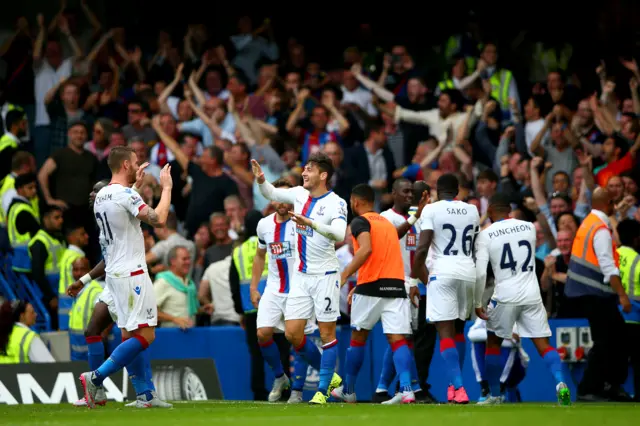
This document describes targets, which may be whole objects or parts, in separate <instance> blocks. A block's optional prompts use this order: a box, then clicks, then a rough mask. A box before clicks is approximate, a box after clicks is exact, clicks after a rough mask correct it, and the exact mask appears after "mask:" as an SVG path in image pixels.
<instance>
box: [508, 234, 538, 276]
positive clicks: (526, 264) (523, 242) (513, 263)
mask: <svg viewBox="0 0 640 426" xmlns="http://www.w3.org/2000/svg"><path fill="white" fill-rule="evenodd" d="M518 247H526V249H527V258H526V259H525V261H524V263H523V264H522V268H521V270H522V272H531V271H533V266H532V265H529V264H530V263H531V253H532V250H531V243H529V241H527V240H521V241H518ZM517 266H518V263H517V262H516V261H515V260H514V259H513V252H512V251H511V244H509V243H506V244H505V245H504V246H503V247H502V256H500V269H511V270H512V271H515V270H516V267H517Z"/></svg>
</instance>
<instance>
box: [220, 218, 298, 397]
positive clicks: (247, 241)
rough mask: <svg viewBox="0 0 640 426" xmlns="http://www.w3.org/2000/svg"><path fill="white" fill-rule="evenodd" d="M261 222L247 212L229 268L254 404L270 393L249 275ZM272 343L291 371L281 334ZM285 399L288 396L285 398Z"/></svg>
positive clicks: (264, 280)
mask: <svg viewBox="0 0 640 426" xmlns="http://www.w3.org/2000/svg"><path fill="white" fill-rule="evenodd" d="M260 219H262V214H261V213H260V212H259V211H256V210H252V211H250V212H249V213H247V216H246V217H245V219H244V241H243V242H242V244H240V245H239V246H237V247H236V248H234V250H233V259H232V261H231V267H230V268H229V287H230V288H231V294H232V296H233V302H234V305H235V310H236V312H237V313H238V314H240V315H241V316H242V320H241V321H242V327H243V328H244V331H245V334H246V338H247V346H249V355H250V356H251V390H252V392H253V397H254V399H255V400H256V401H266V400H267V397H268V396H269V392H267V390H266V389H265V386H264V383H265V377H264V359H263V358H262V353H261V352H260V346H259V345H258V336H257V331H258V330H257V318H258V310H257V309H256V308H255V307H254V306H253V303H252V302H251V275H252V269H253V258H254V257H255V255H256V251H257V249H258V235H257V228H258V222H260ZM267 275H268V264H267V263H266V262H265V264H264V271H263V272H262V280H261V284H260V285H259V287H258V288H259V290H264V285H265V284H266V281H267ZM274 340H275V342H276V344H277V345H278V349H279V351H280V355H281V362H282V367H283V369H284V371H290V370H289V367H290V361H289V353H290V345H289V342H287V340H286V339H285V338H284V335H283V334H276V335H274ZM287 397H288V396H287Z"/></svg>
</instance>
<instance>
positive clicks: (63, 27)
mask: <svg viewBox="0 0 640 426" xmlns="http://www.w3.org/2000/svg"><path fill="white" fill-rule="evenodd" d="M58 27H59V28H60V31H61V32H62V33H63V34H64V35H65V36H67V40H68V41H69V44H70V45H71V48H72V49H73V56H74V57H75V58H76V59H80V58H82V55H83V52H82V49H81V48H80V45H79V44H78V42H77V41H76V39H75V37H73V34H71V30H69V24H68V23H67V20H66V18H64V17H60V18H59V19H58Z"/></svg>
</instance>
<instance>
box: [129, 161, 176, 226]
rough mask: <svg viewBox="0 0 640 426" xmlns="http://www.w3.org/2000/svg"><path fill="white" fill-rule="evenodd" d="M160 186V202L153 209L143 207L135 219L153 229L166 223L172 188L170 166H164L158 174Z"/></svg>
mask: <svg viewBox="0 0 640 426" xmlns="http://www.w3.org/2000/svg"><path fill="white" fill-rule="evenodd" d="M160 185H161V186H162V195H161V196H160V202H158V205H157V206H156V208H155V209H153V208H152V207H149V206H144V207H142V209H140V211H139V213H138V216H137V218H138V219H140V220H141V221H143V222H144V223H146V224H148V225H151V226H153V227H154V228H158V227H163V226H164V224H165V223H166V222H167V216H168V215H169V209H170V208H171V189H172V188H173V180H172V179H171V166H170V165H169V164H166V165H165V166H164V167H163V168H162V171H161V172H160Z"/></svg>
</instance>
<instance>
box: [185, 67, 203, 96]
mask: <svg viewBox="0 0 640 426" xmlns="http://www.w3.org/2000/svg"><path fill="white" fill-rule="evenodd" d="M200 68H202V67H200ZM199 73H200V70H198V73H193V72H192V73H191V74H190V75H189V80H187V85H188V86H189V89H191V93H193V96H195V97H196V100H197V101H198V105H204V104H205V102H207V98H205V96H204V92H203V91H202V89H200V87H199V86H198V81H200V74H199Z"/></svg>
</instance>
